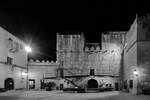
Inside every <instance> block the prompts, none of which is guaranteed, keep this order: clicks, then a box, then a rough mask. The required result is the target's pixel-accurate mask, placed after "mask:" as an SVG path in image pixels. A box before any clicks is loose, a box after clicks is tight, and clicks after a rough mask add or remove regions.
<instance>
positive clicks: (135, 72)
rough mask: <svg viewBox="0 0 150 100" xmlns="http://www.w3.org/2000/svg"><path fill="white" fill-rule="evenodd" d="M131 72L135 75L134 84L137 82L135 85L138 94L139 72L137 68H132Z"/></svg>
mask: <svg viewBox="0 0 150 100" xmlns="http://www.w3.org/2000/svg"><path fill="white" fill-rule="evenodd" d="M133 74H134V75H135V76H136V80H137V82H136V84H137V86H136V91H137V92H136V94H138V93H139V87H138V85H139V79H138V77H139V72H138V71H137V70H134V71H133Z"/></svg>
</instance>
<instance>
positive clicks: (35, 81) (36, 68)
mask: <svg viewBox="0 0 150 100" xmlns="http://www.w3.org/2000/svg"><path fill="white" fill-rule="evenodd" d="M28 66H29V74H28V78H29V89H36V90H39V89H46V86H44V85H45V84H47V83H49V82H54V83H56V85H57V83H59V79H57V77H56V74H57V73H56V72H57V71H56V70H57V68H58V63H57V62H53V61H51V62H49V61H44V60H43V61H39V60H35V61H34V60H30V62H29V65H28Z"/></svg>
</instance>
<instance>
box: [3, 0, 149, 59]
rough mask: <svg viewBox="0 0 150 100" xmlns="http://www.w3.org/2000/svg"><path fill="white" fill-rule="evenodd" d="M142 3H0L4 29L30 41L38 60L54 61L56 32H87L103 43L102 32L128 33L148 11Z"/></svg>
mask: <svg viewBox="0 0 150 100" xmlns="http://www.w3.org/2000/svg"><path fill="white" fill-rule="evenodd" d="M48 1H49V2H48ZM139 4H141V5H138V3H137V2H136V0H47V1H45V0H43V1H42V0H36V1H32V0H29V1H28V0H25V1H23V0H18V1H15V2H14V0H9V1H8V2H1V4H0V26H1V27H3V28H5V29H7V30H8V31H9V32H11V33H12V34H14V35H16V36H18V37H20V38H21V39H23V40H25V41H26V42H28V41H30V42H31V43H32V44H31V45H32V47H33V49H34V52H35V53H34V57H35V55H36V57H37V54H38V55H40V56H42V57H40V58H39V59H50V60H51V59H55V51H56V50H55V49H56V47H55V45H56V41H55V40H56V32H76V31H77V32H84V34H85V37H86V41H87V42H100V33H101V32H104V31H127V30H129V27H130V25H131V24H132V22H133V21H134V19H135V15H136V13H143V12H144V13H147V12H148V11H147V9H148V8H145V6H144V5H145V4H146V3H144V2H142V3H139ZM43 56H44V58H43ZM38 57H39V56H38Z"/></svg>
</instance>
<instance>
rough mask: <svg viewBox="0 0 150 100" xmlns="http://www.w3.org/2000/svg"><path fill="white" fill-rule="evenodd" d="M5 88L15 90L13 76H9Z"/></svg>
mask: <svg viewBox="0 0 150 100" xmlns="http://www.w3.org/2000/svg"><path fill="white" fill-rule="evenodd" d="M5 89H6V90H13V89H14V80H13V79H12V78H7V79H6V80H5Z"/></svg>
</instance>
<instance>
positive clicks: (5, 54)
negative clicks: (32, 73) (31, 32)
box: [0, 27, 27, 90]
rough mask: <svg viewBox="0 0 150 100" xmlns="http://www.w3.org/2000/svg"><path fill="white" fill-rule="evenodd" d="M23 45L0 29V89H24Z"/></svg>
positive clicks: (24, 57)
mask: <svg viewBox="0 0 150 100" xmlns="http://www.w3.org/2000/svg"><path fill="white" fill-rule="evenodd" d="M25 45H26V44H25V43H24V42H23V41H21V40H20V39H18V38H17V37H15V36H14V35H12V34H10V33H9V32H8V31H6V30H5V29H3V28H1V27H0V73H1V75H0V89H7V90H11V89H19V88H26V76H24V75H25V73H26V72H27V70H26V64H27V53H26V52H25V50H24V47H25Z"/></svg>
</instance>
